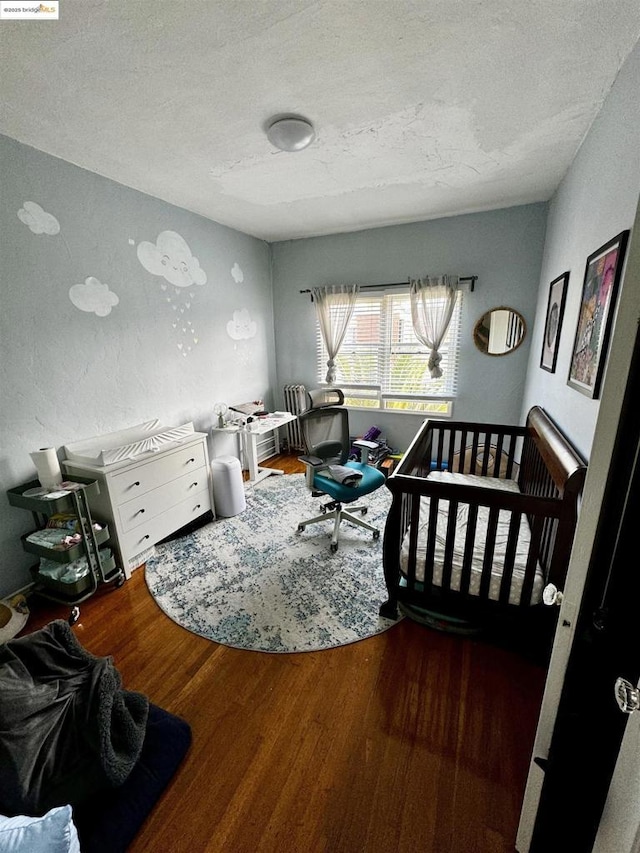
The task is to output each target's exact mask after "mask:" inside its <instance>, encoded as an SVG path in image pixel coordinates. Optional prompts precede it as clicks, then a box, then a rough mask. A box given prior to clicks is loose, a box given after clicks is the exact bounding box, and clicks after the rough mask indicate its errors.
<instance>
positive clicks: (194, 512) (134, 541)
mask: <svg viewBox="0 0 640 853" xmlns="http://www.w3.org/2000/svg"><path fill="white" fill-rule="evenodd" d="M210 509H211V498H210V497H209V489H208V487H207V488H205V489H204V490H202V491H200V492H197V493H196V494H194V495H192V496H190V497H189V498H187V500H184V501H182V502H181V503H179V504H176V506H173V507H171V509H168V510H166V512H163V513H160V515H156V516H155V518H150V519H149V521H148V522H146V523H144V524H139V525H138V526H137V527H135V528H134V529H133V530H130V531H129V532H128V533H125V534H124V535H123V536H122V538H121V540H120V542H121V546H122V552H123V557H124V560H125V561H126V562H127V563H128V562H129V560H130V559H131V558H132V557H135V555H136V554H140V553H141V552H142V551H144V550H145V549H146V548H148V547H149V546H150V545H155V544H156V543H157V542H159V541H160V540H161V539H164V538H165V537H166V536H169V534H170V533H173V532H174V531H176V530H179V529H180V528H181V527H184V526H185V524H189V522H191V521H195V520H196V518H199V517H200V516H201V515H203V513H205V512H206V511H207V510H210Z"/></svg>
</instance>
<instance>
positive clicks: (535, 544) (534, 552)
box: [520, 515, 544, 604]
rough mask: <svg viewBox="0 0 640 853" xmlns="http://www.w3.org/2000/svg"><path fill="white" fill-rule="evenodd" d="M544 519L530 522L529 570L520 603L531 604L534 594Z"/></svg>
mask: <svg viewBox="0 0 640 853" xmlns="http://www.w3.org/2000/svg"><path fill="white" fill-rule="evenodd" d="M543 526H544V525H543V519H542V517H541V516H539V515H537V516H535V517H534V519H533V523H532V522H531V520H530V521H529V527H530V528H531V544H530V545H529V553H528V554H527V568H526V569H525V577H524V582H523V584H522V593H521V594H520V603H521V604H529V603H530V602H531V594H532V593H533V582H534V580H535V575H536V567H537V565H538V559H539V557H540V542H541V539H542V530H543Z"/></svg>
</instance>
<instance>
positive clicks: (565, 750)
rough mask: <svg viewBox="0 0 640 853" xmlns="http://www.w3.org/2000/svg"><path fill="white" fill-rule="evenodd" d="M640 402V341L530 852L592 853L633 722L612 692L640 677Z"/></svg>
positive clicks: (615, 446)
mask: <svg viewBox="0 0 640 853" xmlns="http://www.w3.org/2000/svg"><path fill="white" fill-rule="evenodd" d="M639 401H640V353H639V341H638V337H636V342H635V348H634V354H633V358H632V362H631V367H630V370H629V376H628V380H627V388H626V391H625V396H624V401H623V406H622V412H621V418H620V422H619V425H618V432H617V436H616V441H615V444H614V451H613V456H612V460H611V466H610V469H609V476H608V480H607V484H606V487H605V492H604V500H603V504H602V509H601V513H600V517H599V521H598V525H597V528H596V537H595V541H594V548H593V552H592V555H591V559H590V563H589V568H588V572H587V577H586V583H585V589H584V594H583V598H582V603H581V606H580V612H579V615H578V621H577V624H576V634H575V637H574V642H573V645H572V649H571V653H570V655H569V660H568V664H567V671H566V676H565V681H564V685H563V689H562V693H561V697H560V702H559V705H558V712H557V717H556V724H555V727H554V730H553V735H552V739H551V745H550V749H549V756H548V759H547V761H540V762H539V764H540V766H542V767H543V768H544V770H545V778H544V783H543V787H542V793H541V797H540V803H539V806H538V812H537V816H536V822H535V826H534V831H533V838H532V842H531V846H530V853H550V851H555V850H558V851H560V850H563V851H570V853H589V851H591V850H592V848H593V844H594V840H595V837H596V834H597V831H598V824H599V822H600V818H601V816H602V810H603V807H604V804H605V801H606V798H607V792H608V789H609V784H610V782H611V777H612V775H613V771H614V768H615V765H616V761H617V757H618V753H619V751H620V744H621V742H622V737H623V735H624V731H625V728H626V724H627V720H628V715H627V714H625V713H623V712H622V711H621V710H620V708H619V707H618V704H617V702H616V699H615V692H614V685H615V682H616V679H617V678H618V676H622V677H624V678H626V679H628V680H629V681H630V682H631V683H632V684H633V685H635V684H637V682H638V679H639V678H640V655H639V654H638V625H639V624H640V618H639V609H638V608H639V602H640V566H639V561H638V552H637V549H638V540H639V536H638V534H639V533H640V482H639V480H640V471H639V465H638V455H639V452H640V405H639ZM638 713H640V712H638Z"/></svg>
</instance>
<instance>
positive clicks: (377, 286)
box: [300, 275, 478, 300]
mask: <svg viewBox="0 0 640 853" xmlns="http://www.w3.org/2000/svg"><path fill="white" fill-rule="evenodd" d="M477 280H478V276H477V275H461V276H460V277H459V279H458V281H470V282H471V287H470V288H469V290H470V291H471V293H473V291H474V288H475V286H476V281H477ZM408 286H409V282H408V281H397V282H394V283H393V284H363V285H361V286H360V290H382V289H383V288H387V287H408ZM300 293H311V289H310V288H307V289H306V290H301V291H300ZM311 299H312V300H313V297H311Z"/></svg>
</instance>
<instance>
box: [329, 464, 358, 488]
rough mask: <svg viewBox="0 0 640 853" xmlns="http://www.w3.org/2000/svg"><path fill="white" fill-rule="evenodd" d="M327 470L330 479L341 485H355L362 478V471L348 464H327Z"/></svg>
mask: <svg viewBox="0 0 640 853" xmlns="http://www.w3.org/2000/svg"><path fill="white" fill-rule="evenodd" d="M327 470H328V473H329V476H330V477H331V479H332V480H335V481H336V482H337V483H340V484H341V485H342V486H357V485H358V483H359V482H360V480H361V479H362V472H361V471H356V470H355V469H354V468H349V466H348V465H329V466H328V469H327Z"/></svg>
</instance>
